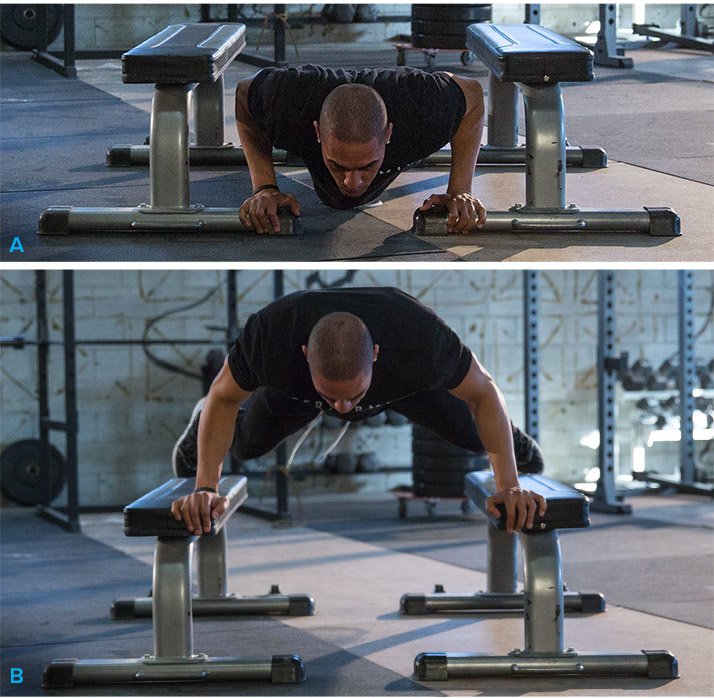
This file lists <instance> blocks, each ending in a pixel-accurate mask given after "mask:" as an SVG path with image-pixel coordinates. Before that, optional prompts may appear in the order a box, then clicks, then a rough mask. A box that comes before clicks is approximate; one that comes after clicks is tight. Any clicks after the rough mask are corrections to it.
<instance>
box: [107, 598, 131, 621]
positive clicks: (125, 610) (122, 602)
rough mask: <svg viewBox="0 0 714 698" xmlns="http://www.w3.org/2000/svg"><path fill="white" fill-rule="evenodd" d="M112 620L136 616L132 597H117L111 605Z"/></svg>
mask: <svg viewBox="0 0 714 698" xmlns="http://www.w3.org/2000/svg"><path fill="white" fill-rule="evenodd" d="M110 612H111V617H112V619H113V620H129V619H130V618H136V605H135V603H134V599H117V600H116V601H115V602H114V603H113V604H112V607H111V611H110Z"/></svg>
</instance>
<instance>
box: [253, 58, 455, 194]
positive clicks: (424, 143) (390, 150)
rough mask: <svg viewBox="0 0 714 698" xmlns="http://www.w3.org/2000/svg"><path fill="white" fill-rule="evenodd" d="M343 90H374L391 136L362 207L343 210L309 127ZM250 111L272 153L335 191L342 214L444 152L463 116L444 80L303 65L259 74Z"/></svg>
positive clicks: (400, 71) (412, 72)
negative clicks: (293, 158) (349, 86)
mask: <svg viewBox="0 0 714 698" xmlns="http://www.w3.org/2000/svg"><path fill="white" fill-rule="evenodd" d="M346 83H361V84H364V85H369V86H370V87H372V88H374V89H375V90H376V91H377V92H378V93H379V94H380V96H381V97H382V99H383V100H384V103H385V105H386V107H387V116H388V118H389V121H390V122H391V123H392V124H393V125H394V129H393V132H392V137H391V140H390V142H389V144H388V145H387V147H386V151H385V154H384V161H383V162H382V166H381V168H380V171H379V174H378V175H377V176H376V177H375V180H374V181H373V182H372V184H371V185H370V188H369V192H368V194H367V195H365V196H363V197H361V198H360V201H351V202H350V201H345V202H344V206H341V205H339V203H338V202H339V201H340V195H339V190H338V188H337V186H336V185H335V183H334V181H333V180H332V176H331V175H330V172H329V170H328V169H327V167H326V166H325V163H324V161H323V159H322V151H321V149H320V144H319V143H318V142H317V136H316V134H315V129H314V126H313V122H315V121H319V119H320V110H321V109H322V104H323V102H324V101H325V98H326V97H327V95H328V94H329V93H330V92H331V91H332V90H333V89H334V88H335V87H338V86H339V85H344V84H346ZM248 109H249V111H250V113H251V116H252V117H253V118H254V119H255V121H256V122H257V123H258V125H259V126H260V128H261V129H263V130H264V131H265V133H266V134H267V136H268V138H269V139H270V142H271V143H272V144H273V146H274V147H276V148H282V149H284V150H287V151H288V152H290V153H292V154H294V155H297V156H298V157H300V158H301V159H302V160H303V162H304V163H305V165H306V167H307V168H308V170H309V171H310V174H311V175H312V177H313V179H314V180H315V181H316V182H317V181H319V182H322V183H323V186H327V187H330V189H332V188H334V193H335V194H336V198H335V199H334V202H335V204H333V205H336V207H338V208H343V207H344V208H348V207H350V206H353V205H357V204H359V203H363V202H365V201H369V200H371V198H372V195H373V193H374V192H381V191H382V190H383V189H384V186H386V183H388V182H391V181H392V180H393V179H394V178H395V176H397V175H398V174H399V172H400V171H401V170H403V169H406V168H408V167H409V166H410V165H413V164H414V163H416V162H418V161H419V160H422V159H424V158H425V157H428V156H429V155H431V154H432V153H435V152H436V151H437V150H439V149H440V148H442V147H443V146H444V145H446V144H447V143H448V142H449V141H450V140H451V139H452V138H453V136H454V134H455V133H456V131H457V130H458V128H459V125H460V124H461V120H462V119H463V117H464V114H465V113H466V98H465V97H464V93H463V92H462V91H461V88H460V87H459V86H458V85H457V84H456V83H455V82H454V81H453V80H452V79H451V78H450V77H449V76H447V75H446V74H444V73H426V72H424V71H423V70H418V69H416V68H390V69H385V70H373V69H365V70H343V69H339V70H335V69H332V68H322V67H320V66H316V65H305V66H301V67H298V68H265V69H264V70H261V71H260V72H259V73H258V74H257V75H256V76H255V77H254V78H253V82H252V83H251V85H250V89H249V91H248ZM330 185H331V186H330Z"/></svg>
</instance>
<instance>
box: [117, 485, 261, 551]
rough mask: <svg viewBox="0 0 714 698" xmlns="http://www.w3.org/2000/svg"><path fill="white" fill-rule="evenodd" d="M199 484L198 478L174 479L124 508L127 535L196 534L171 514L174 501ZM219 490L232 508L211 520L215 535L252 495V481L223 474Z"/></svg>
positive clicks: (178, 536) (212, 530) (173, 535)
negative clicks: (249, 488) (250, 494)
mask: <svg viewBox="0 0 714 698" xmlns="http://www.w3.org/2000/svg"><path fill="white" fill-rule="evenodd" d="M195 486H196V480H195V479H194V478H174V479H173V480H168V481H167V482H165V483H164V484H163V485H160V486H159V487H157V488H155V489H153V490H151V492H149V493H147V494H145V495H144V496H143V497H140V498H139V499H137V500H136V501H135V502H132V503H131V504H129V505H128V506H126V507H124V534H125V535H127V536H171V537H176V538H185V537H187V536H191V535H193V534H191V533H189V532H188V530H187V529H186V524H185V523H184V522H183V521H176V519H174V517H173V516H172V515H171V502H173V501H174V499H178V498H179V497H184V496H185V495H187V494H191V492H193V490H194V487H195ZM218 491H219V492H220V494H221V495H223V496H224V497H227V498H228V507H227V508H226V510H225V511H224V512H223V513H222V514H221V515H220V516H219V517H218V518H216V519H213V521H212V522H211V533H212V534H216V533H218V531H220V529H221V528H222V527H223V524H224V523H225V522H226V521H228V519H229V518H230V517H231V516H232V515H233V513H234V512H235V510H236V509H237V508H238V507H239V506H240V505H241V504H243V502H245V500H246V499H247V498H248V480H247V478H246V477H244V476H243V475H239V476H236V475H234V476H230V475H228V476H225V477H222V478H221V481H220V483H219V485H218ZM204 535H210V534H204Z"/></svg>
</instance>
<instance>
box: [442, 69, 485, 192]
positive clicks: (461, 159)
mask: <svg viewBox="0 0 714 698" xmlns="http://www.w3.org/2000/svg"><path fill="white" fill-rule="evenodd" d="M452 79H453V80H454V81H455V82H456V83H457V84H458V85H459V87H460V88H461V90H462V92H463V93H464V98H465V99H466V111H465V113H464V117H463V119H462V120H461V123H460V124H459V128H458V129H457V130H456V133H455V134H454V136H453V138H452V139H451V172H450V174H449V187H448V189H447V191H448V193H449V194H462V193H469V194H470V193H471V187H472V183H473V178H474V168H475V167H476V160H477V159H478V151H479V149H480V147H481V138H482V136H483V121H484V104H483V91H482V89H481V85H480V84H479V83H478V81H477V80H474V79H468V78H461V77H458V76H455V75H452Z"/></svg>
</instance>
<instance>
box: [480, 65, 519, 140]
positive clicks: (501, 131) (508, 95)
mask: <svg viewBox="0 0 714 698" xmlns="http://www.w3.org/2000/svg"><path fill="white" fill-rule="evenodd" d="M519 99H520V95H519V94H518V87H517V85H516V84H515V83H513V82H503V81H501V80H499V79H498V78H497V77H496V76H495V75H494V74H493V73H491V74H490V77H489V80H488V131H487V135H486V144H487V145H488V146H497V147H502V148H515V147H516V146H517V145H518V102H519Z"/></svg>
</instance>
